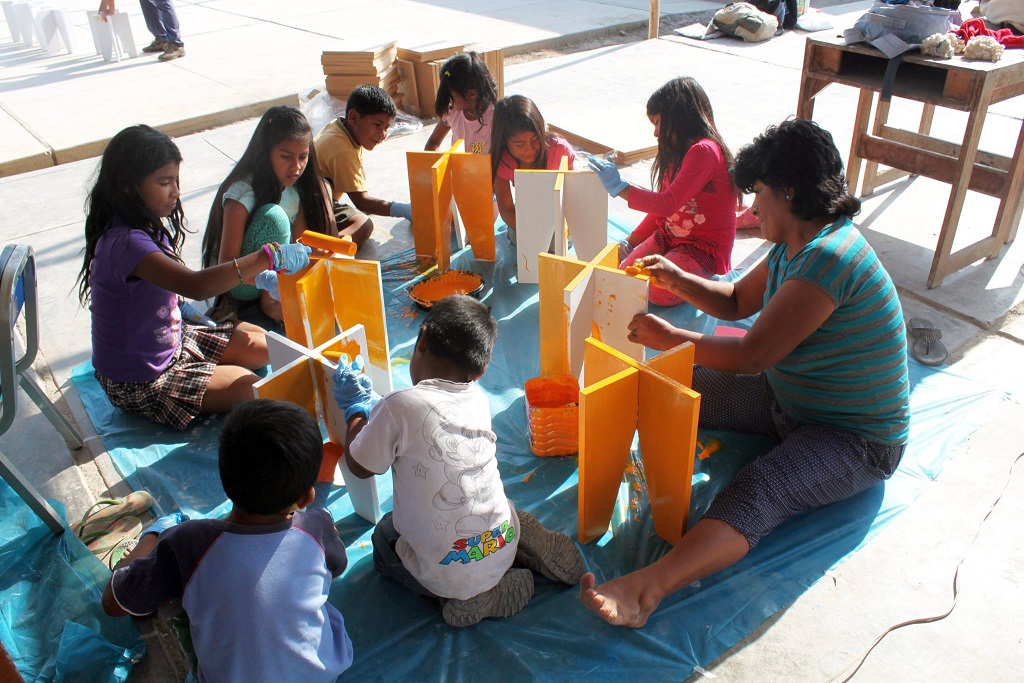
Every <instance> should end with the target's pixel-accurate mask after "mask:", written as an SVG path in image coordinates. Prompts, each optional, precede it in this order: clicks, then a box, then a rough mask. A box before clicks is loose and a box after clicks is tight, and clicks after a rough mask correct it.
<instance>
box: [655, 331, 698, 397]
mask: <svg viewBox="0 0 1024 683" xmlns="http://www.w3.org/2000/svg"><path fill="white" fill-rule="evenodd" d="M696 350H697V349H696V347H695V346H694V345H693V344H692V343H691V342H684V343H682V344H680V345H679V346H676V347H673V348H671V349H668V350H667V351H663V352H661V353H659V354H658V355H657V356H655V357H654V358H651V359H649V360H648V361H647V367H649V368H650V369H652V370H655V371H656V372H659V373H661V374H662V375H665V376H666V377H668V378H670V379H672V380H673V381H676V382H679V383H680V384H682V385H683V386H684V387H692V386H693V358H694V352H695V351H696Z"/></svg>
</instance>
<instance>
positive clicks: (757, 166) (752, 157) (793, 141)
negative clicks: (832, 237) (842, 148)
mask: <svg viewBox="0 0 1024 683" xmlns="http://www.w3.org/2000/svg"><path fill="white" fill-rule="evenodd" d="M732 174H733V178H734V179H735V181H736V185H737V186H739V187H740V188H742V189H743V191H744V192H750V191H751V188H752V187H753V185H754V183H755V182H757V181H758V180H760V181H761V182H762V183H764V184H765V185H767V186H768V187H772V188H775V189H776V190H780V191H786V192H790V193H791V199H790V204H789V206H790V211H791V212H792V213H793V215H794V216H796V217H797V218H800V219H802V220H808V221H809V220H814V219H816V218H823V217H828V218H830V219H832V220H835V219H836V218H838V217H840V216H847V217H853V216H856V215H857V214H858V213H859V212H860V200H859V199H857V198H856V197H854V196H852V195H851V194H850V193H849V192H848V191H847V188H846V175H845V174H844V173H843V160H842V158H840V156H839V150H838V149H836V144H835V142H834V141H833V140H832V135H831V134H830V133H829V132H828V131H827V130H825V129H823V128H822V127H821V126H819V125H818V124H816V123H814V122H813V121H806V120H804V119H789V120H788V121H783V122H782V123H780V124H779V125H778V126H769V127H768V129H767V130H766V131H765V132H764V133H762V134H761V135H758V136H757V137H756V138H754V142H753V143H751V144H749V145H747V146H746V147H744V148H743V149H741V150H740V151H739V154H737V155H736V163H735V164H734V165H733V171H732Z"/></svg>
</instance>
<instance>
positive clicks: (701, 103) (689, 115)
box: [647, 76, 732, 189]
mask: <svg viewBox="0 0 1024 683" xmlns="http://www.w3.org/2000/svg"><path fill="white" fill-rule="evenodd" d="M647 116H648V117H651V116H661V131H660V133H659V134H658V154H657V156H656V157H655V158H654V164H653V165H652V166H651V187H656V188H658V189H661V188H663V187H665V186H667V185H668V183H669V182H670V181H671V180H672V176H673V175H674V174H675V173H676V171H677V170H678V169H679V166H680V165H681V164H682V163H683V158H684V157H685V156H686V153H687V152H688V151H689V149H690V147H692V146H693V145H694V144H695V143H697V141H699V140H701V139H702V138H707V139H709V140H713V141H714V142H715V143H716V144H717V145H718V148H719V149H720V150H721V151H722V156H723V157H724V158H725V163H726V164H727V165H728V166H732V152H730V151H729V146H728V145H726V144H725V140H723V139H722V135H721V133H719V132H718V128H717V127H716V126H715V114H714V112H712V111H711V101H710V100H708V95H707V93H706V92H704V88H702V87H700V83H698V82H697V81H696V80H694V79H693V78H691V77H690V76H682V77H680V78H673V79H672V80H671V81H669V82H668V83H666V84H665V85H663V86H661V87H660V88H658V89H657V90H655V91H654V94H653V95H651V96H650V98H649V99H648V100H647Z"/></svg>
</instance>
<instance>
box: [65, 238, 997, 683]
mask: <svg viewBox="0 0 1024 683" xmlns="http://www.w3.org/2000/svg"><path fill="white" fill-rule="evenodd" d="M499 230H500V232H499V234H498V236H497V243H498V249H497V259H496V261H495V262H494V263H477V262H475V261H474V260H473V258H472V255H471V254H470V253H469V252H468V251H463V252H460V253H459V254H457V255H456V256H455V257H454V258H453V266H452V267H453V268H465V269H468V270H473V271H475V272H478V273H480V274H482V275H483V277H484V280H485V288H484V291H483V294H482V296H481V298H482V300H483V301H484V302H485V303H486V304H487V305H489V306H490V307H491V310H492V313H493V315H494V316H495V318H496V319H497V320H498V322H499V334H498V344H497V346H496V348H495V353H494V357H493V359H492V362H491V364H490V366H489V367H488V369H487V372H486V373H485V375H484V377H483V378H482V380H481V385H482V387H483V388H484V390H485V391H486V393H487V396H488V400H489V402H490V408H491V414H492V416H493V425H494V430H495V432H496V433H497V435H498V459H499V463H500V469H501V473H502V479H503V481H504V485H505V491H506V494H507V495H508V496H509V498H510V499H511V500H512V501H513V502H514V503H515V504H516V506H517V507H519V508H521V509H524V510H528V511H530V512H531V513H533V514H534V515H535V516H537V517H538V519H540V520H541V521H542V522H543V523H544V524H545V525H546V526H548V527H549V528H552V529H556V530H559V531H562V532H565V533H567V534H569V535H570V536H573V537H575V534H576V482H577V459H576V457H574V456H566V457H551V458H537V457H535V456H533V455H532V454H531V452H530V449H529V442H528V435H527V427H526V413H525V398H524V389H523V387H524V384H525V382H526V380H528V379H530V378H532V377H535V376H536V375H537V374H538V367H539V361H538V348H539V346H538V345H539V341H538V332H537V326H538V312H537V286H536V285H520V286H513V285H514V284H515V274H516V266H515V251H514V248H513V247H512V246H510V245H509V244H508V241H507V240H506V239H505V236H504V229H503V228H499ZM627 232H628V228H626V227H624V226H619V225H617V224H612V225H610V226H609V238H610V239H613V240H618V239H620V238H622V237H623V236H624V235H625V234H626V233H627ZM382 265H383V275H384V290H385V301H386V304H387V318H388V334H389V337H390V343H391V357H392V371H393V376H394V384H395V386H396V387H399V388H400V387H405V386H408V385H409V373H408V367H409V366H408V361H409V357H410V355H411V352H412V348H413V345H414V342H415V339H416V332H417V330H418V328H419V324H420V322H421V321H422V319H423V315H424V313H423V312H422V311H420V310H419V309H418V308H416V307H415V306H414V305H413V304H412V302H411V300H410V299H409V298H408V295H407V291H406V290H407V289H408V288H409V286H410V285H411V284H412V283H413V282H414V281H415V280H416V278H418V277H420V276H421V275H423V272H424V270H425V266H424V265H423V264H422V263H420V262H419V261H418V260H417V259H416V258H415V257H414V256H413V254H412V253H411V252H405V253H403V254H400V255H398V256H396V257H394V258H392V259H389V260H388V261H386V262H384V263H383V264H382ZM652 310H655V309H654V308H653V307H652ZM656 312H657V313H659V314H660V315H663V316H664V317H666V318H668V319H669V320H670V321H672V322H674V323H676V324H682V325H686V326H687V327H689V328H690V329H698V330H702V331H710V330H711V329H713V327H714V325H715V322H716V321H714V320H713V319H709V318H707V317H706V316H702V315H699V314H697V312H696V311H694V310H693V309H691V308H689V307H687V306H678V307H675V308H670V309H664V308H658V309H656ZM911 380H912V396H911V412H912V422H911V442H910V445H909V446H908V448H907V452H906V455H905V456H904V459H903V463H902V465H901V467H900V469H899V470H898V471H897V473H896V475H894V477H893V478H892V479H891V480H889V481H888V482H886V483H885V484H884V485H880V486H878V487H875V488H874V489H872V490H870V491H867V492H865V493H863V494H861V495H859V496H856V497H855V498H852V499H850V500H847V501H844V502H842V503H838V504H836V505H832V506H829V507H827V508H823V509H820V510H818V511H815V512H813V513H810V514H807V515H803V516H801V517H799V518H796V519H794V520H791V521H790V522H787V523H786V524H785V525H783V526H782V527H781V528H779V529H778V530H777V531H776V532H775V533H773V534H771V535H770V536H769V537H767V538H766V539H765V540H764V541H762V542H761V544H760V545H758V547H757V548H756V549H755V550H754V551H753V552H752V553H750V554H749V555H748V556H747V557H746V558H745V559H744V560H743V561H741V562H740V563H738V564H736V565H734V566H733V567H730V568H729V569H727V570H725V571H723V572H720V573H718V574H716V575H715V576H713V577H710V578H708V579H705V580H704V581H701V582H699V583H697V584H694V585H691V586H688V587H687V588H685V589H683V590H681V591H679V592H678V593H676V594H675V595H673V596H671V597H670V598H668V599H667V600H665V601H664V602H663V603H662V604H661V606H660V608H659V610H658V611H657V612H656V613H655V614H654V616H653V617H652V619H651V620H650V621H649V622H648V625H647V626H646V627H645V628H644V629H641V630H631V629H621V628H614V627H611V626H608V625H606V624H604V623H603V622H601V621H600V620H598V619H597V618H596V617H595V616H594V615H592V614H591V613H590V612H588V611H587V610H586V609H585V608H583V606H582V605H581V604H580V602H579V599H578V591H577V589H574V588H569V587H565V586H561V585H556V584H552V583H549V582H547V581H546V580H544V579H538V581H537V588H536V593H535V596H534V598H533V600H532V601H531V602H530V604H529V606H528V607H527V608H526V609H525V610H523V611H522V612H521V613H519V614H517V615H516V616H514V617H511V618H509V619H505V620H493V621H492V620H488V621H484V622H482V623H481V624H479V625H478V626H476V627H473V628H469V629H462V630H456V629H451V628H449V627H448V626H446V625H445V624H444V622H443V621H442V619H441V616H440V610H439V608H438V607H437V606H436V605H435V604H432V603H430V602H428V601H426V600H423V599H420V598H416V597H414V596H412V595H410V594H408V593H407V592H406V591H405V590H404V589H402V588H401V587H400V586H399V585H397V584H395V583H394V582H391V581H389V580H388V579H385V578H383V577H381V576H380V575H378V574H377V573H376V572H375V571H374V570H373V566H372V556H371V548H370V534H371V531H372V528H371V527H370V525H369V524H368V523H366V522H365V521H364V520H362V519H361V518H359V517H357V516H356V515H355V514H354V513H353V511H352V507H351V505H350V504H349V502H348V496H347V495H346V494H345V492H344V489H335V490H334V491H333V493H332V495H331V496H330V498H329V500H330V509H331V512H332V513H333V515H334V518H335V520H336V521H337V526H338V529H339V531H340V533H341V536H342V539H343V540H344V541H345V544H346V546H347V548H348V556H349V568H348V570H347V571H346V573H345V574H344V576H343V577H341V578H340V579H338V580H336V581H335V582H334V584H333V586H332V589H331V602H332V603H333V604H335V605H337V606H338V608H339V609H340V610H341V611H342V613H343V614H344V615H345V623H346V626H347V628H348V629H349V633H350V635H351V637H352V641H353V644H354V647H355V663H354V664H353V667H352V669H350V671H349V672H347V673H346V674H345V675H344V676H343V677H342V680H353V681H355V680H359V681H375V680H381V681H391V680H424V679H430V680H441V679H445V680H470V679H474V678H477V677H480V676H483V675H486V677H487V678H488V679H492V680H558V681H563V680H576V679H582V678H584V677H585V678H586V679H587V680H612V679H617V678H621V677H623V676H628V677H629V678H630V679H631V680H671V681H678V680H682V679H684V678H686V677H688V676H689V675H691V674H692V673H693V672H694V667H696V666H706V665H707V664H708V663H709V662H711V661H713V660H714V659H715V658H716V657H717V656H718V655H720V654H721V653H722V652H724V651H725V650H726V649H728V648H729V647H730V646H732V645H733V644H735V643H736V642H738V641H739V640H741V639H742V638H743V637H744V636H746V635H747V634H749V633H750V632H751V631H753V630H754V629H755V628H756V627H757V626H758V625H759V624H761V623H762V622H763V621H764V620H765V619H766V618H768V617H769V616H770V615H772V614H773V613H774V612H776V611H777V610H779V609H781V608H783V607H784V606H786V605H787V604H789V603H790V602H792V601H793V600H794V599H796V598H797V597H798V596H799V595H800V594H801V593H802V592H803V591H805V590H806V589H807V588H808V587H809V586H811V585H812V584H814V583H815V582H816V581H817V580H819V579H820V578H821V577H822V576H823V575H824V572H825V571H826V570H828V569H829V568H830V567H833V566H835V565H836V564H838V563H839V562H841V561H842V560H843V558H844V557H846V556H847V555H849V554H850V553H852V552H854V551H855V550H856V549H857V548H859V547H860V546H861V545H862V544H863V543H865V542H866V541H867V540H868V539H870V538H871V537H872V536H873V535H874V534H875V533H877V531H878V530H879V529H881V528H882V527H883V526H884V525H885V524H886V523H887V522H889V521H890V520H891V519H893V518H894V517H895V516H896V515H898V514H899V513H900V512H901V511H902V510H904V509H906V507H907V506H908V505H909V504H910V503H911V502H912V501H913V500H914V499H915V498H916V497H917V495H918V494H919V492H920V490H921V489H922V487H924V486H925V485H927V483H928V481H930V480H931V479H933V478H934V477H935V476H936V475H937V474H938V472H939V470H940V469H941V467H942V464H943V462H944V461H945V460H946V458H948V457H949V456H950V455H951V454H952V453H954V452H955V451H956V449H957V446H958V445H959V444H960V443H961V442H962V441H963V439H965V438H966V437H967V436H968V435H969V434H970V433H971V432H973V431H974V429H976V428H977V426H978V425H979V424H980V423H981V422H982V421H983V419H984V416H985V415H986V413H987V412H988V411H989V409H990V407H991V405H992V404H993V402H996V401H999V400H1002V398H1003V397H1004V394H1002V393H1000V392H997V391H994V390H992V389H986V388H983V387H981V385H979V384H978V383H977V382H976V381H973V380H968V379H966V378H963V377H959V376H957V375H954V374H952V373H950V372H944V371H940V370H936V369H932V368H924V367H923V366H920V365H917V364H914V363H912V364H911ZM75 383H76V386H77V388H78V390H79V392H80V394H81V395H82V398H83V401H84V402H85V404H86V407H87V409H88V411H89V414H90V416H91V417H92V418H93V422H94V423H95V426H96V428H97V431H98V432H99V433H101V434H104V442H105V443H106V445H107V448H108V449H109V451H110V454H111V457H112V458H113V459H114V462H115V463H116V464H117V466H118V468H119V469H120V470H121V472H122V473H123V474H124V475H125V476H126V477H127V478H128V480H129V481H130V482H131V483H132V485H133V486H135V487H143V488H148V489H149V490H150V491H151V492H152V493H153V494H154V495H155V496H156V497H157V500H158V502H159V503H160V504H161V505H162V506H164V509H165V510H169V509H175V508H181V509H182V510H184V511H186V512H188V513H189V514H195V513H202V514H206V515H218V514H222V513H223V512H226V510H227V506H226V504H225V499H224V494H223V491H222V490H221V489H220V486H219V483H218V479H217V462H216V445H215V440H216V432H217V430H218V429H219V426H220V424H221V420H220V418H210V419H207V420H203V421H202V422H201V423H197V424H194V429H193V430H192V432H190V433H189V434H188V435H187V436H186V437H182V436H181V435H179V434H177V433H173V432H170V431H169V430H165V429H162V428H160V427H158V426H156V425H153V424H150V423H146V422H145V421H143V420H136V419H135V418H131V417H128V416H125V415H124V414H122V413H120V412H119V411H115V410H113V409H112V408H110V406H109V404H108V403H107V402H106V399H105V397H104V396H103V393H102V390H101V389H100V388H99V386H98V385H97V384H96V382H95V380H93V379H92V373H91V370H90V369H88V368H87V367H83V368H81V369H80V370H79V371H76V373H75ZM709 438H716V439H718V440H719V441H720V442H721V444H722V445H721V448H720V449H719V450H718V451H717V452H716V453H715V454H714V455H713V456H711V457H710V458H708V459H707V460H699V459H698V460H697V461H696V468H695V476H694V489H693V498H692V503H691V513H690V519H691V521H695V520H696V519H699V518H700V516H701V514H702V513H703V512H704V511H705V510H706V509H707V507H708V505H710V503H711V501H712V499H713V498H714V496H715V494H717V492H718V491H720V490H721V489H722V487H723V486H724V485H725V484H726V483H727V482H728V481H730V480H731V479H732V477H733V476H734V475H735V473H736V472H737V471H738V470H739V469H740V468H741V467H743V465H745V464H746V463H747V462H749V461H750V460H751V459H753V458H756V457H758V456H759V455H760V454H762V453H764V452H765V451H767V450H768V449H769V448H771V446H772V441H771V440H770V439H768V438H766V437H754V436H749V435H737V434H732V433H726V432H715V431H710V430H702V431H701V432H700V434H699V436H698V440H700V441H705V440H706V439H709ZM633 461H634V465H636V467H634V468H632V469H633V470H634V472H635V473H634V474H630V475H629V476H627V477H626V479H625V480H624V482H623V484H622V486H621V487H620V495H619V500H618V501H617V504H616V508H615V513H614V515H613V519H612V524H611V526H612V529H613V530H612V531H609V533H607V534H606V535H605V536H604V537H603V538H601V539H599V540H597V541H594V542H592V543H590V544H587V545H586V546H583V553H584V556H585V558H586V561H587V564H588V566H589V568H590V569H591V570H592V571H594V572H595V573H596V574H597V577H598V579H599V580H604V579H608V578H613V577H615V576H619V575H622V574H624V573H627V572H629V571H633V570H635V569H637V568H639V567H641V566H644V565H646V564H649V563H650V562H652V561H654V560H656V559H657V558H659V557H661V556H662V555H663V554H664V553H665V552H666V551H667V550H668V545H667V544H666V543H665V542H664V541H662V540H661V539H659V538H658V537H657V536H656V535H655V533H654V529H653V525H652V523H651V520H650V510H649V505H648V501H647V499H646V495H645V492H644V488H643V486H642V461H641V460H640V459H639V457H638V455H637V454H635V453H634V457H633ZM378 484H379V486H380V494H381V501H382V507H383V508H384V509H385V510H388V509H390V508H391V503H392V501H391V492H392V489H391V482H390V478H389V477H388V476H383V477H378ZM638 484H639V485H638Z"/></svg>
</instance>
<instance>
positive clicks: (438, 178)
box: [430, 140, 462, 273]
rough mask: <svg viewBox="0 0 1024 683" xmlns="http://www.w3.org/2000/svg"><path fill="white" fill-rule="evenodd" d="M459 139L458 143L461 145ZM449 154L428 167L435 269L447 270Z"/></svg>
mask: <svg viewBox="0 0 1024 683" xmlns="http://www.w3.org/2000/svg"><path fill="white" fill-rule="evenodd" d="M461 143H462V141H461V140H460V141H459V143H458V144H460V145H461ZM451 158H452V157H451V155H450V154H445V155H443V156H442V157H441V158H440V159H438V160H437V161H435V162H434V165H433V166H431V167H430V173H431V177H430V182H431V188H432V191H433V193H434V219H433V225H434V253H435V254H437V271H438V272H439V273H444V272H447V271H448V269H449V267H450V266H451V259H452V200H453V199H454V194H453V192H454V190H453V187H452V176H451V173H449V172H448V166H449V165H450V163H451Z"/></svg>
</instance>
